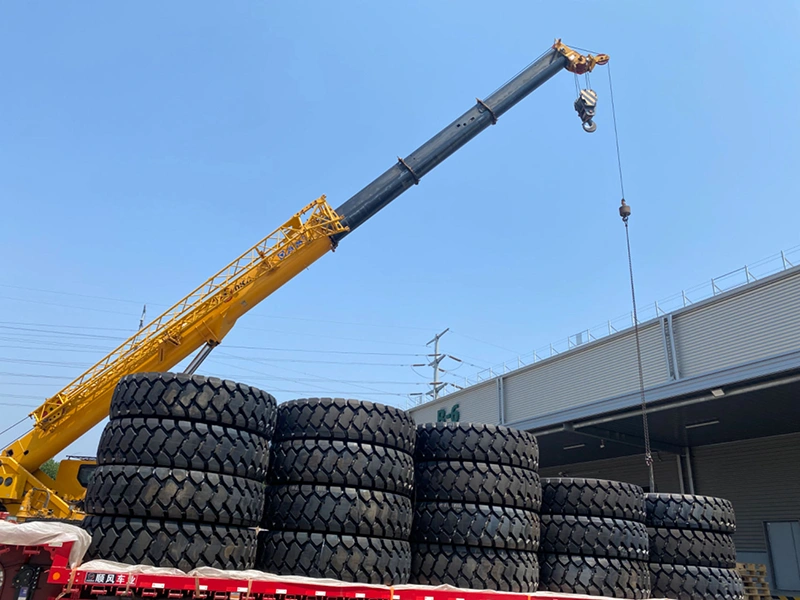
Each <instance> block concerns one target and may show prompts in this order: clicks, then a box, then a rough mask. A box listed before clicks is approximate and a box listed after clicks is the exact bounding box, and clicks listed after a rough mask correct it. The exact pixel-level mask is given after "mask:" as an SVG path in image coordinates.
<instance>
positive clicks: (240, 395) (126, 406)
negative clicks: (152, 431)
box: [110, 373, 277, 439]
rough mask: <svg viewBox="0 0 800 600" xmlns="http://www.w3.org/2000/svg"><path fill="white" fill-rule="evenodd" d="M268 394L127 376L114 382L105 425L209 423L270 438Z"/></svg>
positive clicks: (228, 384) (196, 379)
mask: <svg viewBox="0 0 800 600" xmlns="http://www.w3.org/2000/svg"><path fill="white" fill-rule="evenodd" d="M276 413H277V410H276V402H275V398H273V397H272V396H271V395H270V394H268V393H266V392H264V391H262V390H260V389H258V388H254V387H251V386H249V385H245V384H243V383H237V382H235V381H231V380H229V379H219V378H217V377H203V376H202V375H185V374H183V373H133V374H131V375H125V376H124V377H123V378H122V379H120V381H119V383H118V384H117V386H116V388H115V389H114V394H113V396H112V398H111V409H110V417H111V419H117V418H120V417H159V418H165V419H185V420H189V421H199V422H201V423H214V424H217V425H226V426H229V427H236V428H238V429H244V430H247V431H251V432H253V433H256V434H258V435H261V436H263V437H265V438H267V439H270V438H272V434H273V432H274V430H275V421H276V418H277V414H276Z"/></svg>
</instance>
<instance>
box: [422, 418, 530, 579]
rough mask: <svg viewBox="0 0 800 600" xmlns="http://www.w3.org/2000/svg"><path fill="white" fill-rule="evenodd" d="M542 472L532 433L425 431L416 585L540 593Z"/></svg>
mask: <svg viewBox="0 0 800 600" xmlns="http://www.w3.org/2000/svg"><path fill="white" fill-rule="evenodd" d="M538 467H539V447H538V445H537V442H536V438H535V437H534V436H533V435H531V434H529V433H527V432H524V431H518V430H515V429H509V428H507V427H501V426H494V425H482V424H481V425H479V424H469V423H446V424H445V423H437V424H435V425H434V424H429V425H424V426H420V427H418V429H417V449H416V454H415V465H414V469H415V475H416V502H415V507H414V529H413V533H412V568H411V581H412V583H417V584H422V585H441V584H450V585H453V586H456V587H461V588H478V589H489V590H502V591H510V592H524V593H530V592H534V591H536V587H537V583H538V579H539V565H538V561H537V554H536V551H537V549H538V546H539V516H538V511H539V505H540V503H541V485H540V482H539V475H538Z"/></svg>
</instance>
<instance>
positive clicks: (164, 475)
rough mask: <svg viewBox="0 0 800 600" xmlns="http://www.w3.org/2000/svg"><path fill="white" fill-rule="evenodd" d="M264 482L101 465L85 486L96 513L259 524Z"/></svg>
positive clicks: (88, 507)
mask: <svg viewBox="0 0 800 600" xmlns="http://www.w3.org/2000/svg"><path fill="white" fill-rule="evenodd" d="M265 492H266V485H265V484H263V483H260V482H258V481H254V480H252V479H245V478H243V477H233V476H231V475H219V474H216V473H203V472H202V471H187V470H184V469H169V468H166V467H136V466H132V465H125V466H117V465H105V466H100V467H97V470H96V471H95V473H94V477H93V478H92V481H91V482H90V483H89V487H88V489H87V490H86V499H85V506H86V512H87V513H90V514H94V515H107V516H120V517H142V518H152V519H175V520H181V521H202V522H206V523H219V524H221V525H238V526H245V527H250V526H255V525H258V524H259V522H260V521H261V517H262V515H263V511H264V498H265Z"/></svg>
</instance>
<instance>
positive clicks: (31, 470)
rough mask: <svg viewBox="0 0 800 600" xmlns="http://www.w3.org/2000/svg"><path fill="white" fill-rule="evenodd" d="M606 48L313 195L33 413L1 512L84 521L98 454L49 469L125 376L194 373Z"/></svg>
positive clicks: (569, 52) (556, 62) (551, 56)
mask: <svg viewBox="0 0 800 600" xmlns="http://www.w3.org/2000/svg"><path fill="white" fill-rule="evenodd" d="M608 60H609V57H608V56H607V55H605V54H599V55H596V56H593V55H591V54H587V55H582V54H580V53H579V52H577V51H575V50H573V49H572V48H570V47H568V46H566V45H564V44H563V43H561V41H560V40H556V42H555V43H554V44H553V46H552V47H551V48H550V49H549V50H548V51H547V52H545V53H544V54H543V55H542V56H541V57H539V58H538V59H537V60H536V61H534V62H533V63H531V64H530V65H529V66H528V67H527V68H526V69H524V70H523V71H522V72H521V73H519V74H518V75H517V76H516V77H514V78H513V79H511V80H510V81H509V82H508V83H506V84H505V85H503V86H502V87H501V88H500V89H498V90H497V91H496V92H494V93H493V94H492V95H491V96H489V97H488V98H486V99H484V100H481V99H477V102H476V104H475V105H474V106H473V107H472V108H470V109H469V110H468V111H467V112H466V113H464V114H463V115H461V116H460V117H459V118H458V119H456V120H455V121H454V122H452V123H451V124H450V125H448V126H447V127H445V128H444V129H443V130H442V131H440V132H439V133H438V134H436V135H435V136H434V137H433V138H431V139H430V140H429V141H427V142H426V143H424V144H423V145H422V146H420V147H419V148H418V149H417V150H415V151H414V152H413V153H411V154H410V155H408V156H407V157H406V158H398V161H397V163H395V164H394V165H393V166H392V167H390V168H389V169H388V170H387V171H386V172H384V173H383V174H382V175H380V176H379V177H378V178H377V179H375V180H374V181H373V182H372V183H370V184H369V185H367V186H366V187H365V188H364V189H362V190H361V191H360V192H358V193H357V194H355V195H354V196H353V197H352V198H350V199H349V200H347V201H346V202H345V203H344V204H342V205H341V206H340V207H339V208H337V209H336V210H334V209H332V208H331V206H330V205H329V204H328V202H327V200H326V198H325V196H321V197H320V198H318V199H316V200H314V201H313V202H311V203H310V204H308V205H307V206H305V207H304V208H303V209H302V210H301V211H300V212H298V213H297V214H295V215H294V216H293V217H292V218H291V219H289V220H288V221H287V222H286V223H284V224H283V225H282V226H281V227H279V228H278V229H277V230H275V231H274V232H272V233H271V234H269V235H268V236H267V237H266V238H264V239H263V240H261V241H260V242H258V243H257V244H256V245H255V246H253V247H252V248H250V249H249V250H248V251H247V252H245V253H244V254H242V255H241V256H239V257H238V258H237V259H236V260H234V261H233V262H232V263H230V264H229V265H228V266H226V267H225V268H224V269H222V270H221V271H219V272H218V273H217V274H215V275H214V276H212V277H211V278H210V279H208V280H207V281H206V282H204V283H203V284H202V285H201V286H199V287H198V288H197V289H195V290H193V291H192V292H191V293H190V294H189V295H187V296H186V297H185V298H183V299H182V300H180V301H179V302H178V303H177V304H175V305H174V306H172V307H171V308H169V309H168V310H167V311H166V312H164V313H163V314H162V315H160V316H159V317H157V318H156V319H155V320H154V321H152V322H151V323H149V324H148V325H147V326H145V327H143V328H142V329H141V330H140V331H138V332H137V333H136V334H135V335H133V336H132V337H131V338H130V339H128V340H126V341H125V342H124V343H123V344H122V345H120V346H119V347H118V348H116V349H115V350H113V351H112V352H111V353H109V354H108V355H107V356H106V357H104V358H103V359H102V360H100V362H98V363H97V364H96V365H94V366H93V367H91V368H90V369H89V370H87V371H86V372H85V373H83V374H81V375H80V376H79V377H78V378H77V379H75V380H74V381H72V382H71V383H70V384H68V385H67V386H66V387H65V388H64V389H62V390H61V391H60V392H58V393H57V394H55V395H54V396H52V397H51V398H48V399H47V400H45V402H44V403H43V404H42V405H41V406H39V407H38V408H37V409H36V410H34V411H33V412H32V413H31V415H30V416H31V417H32V418H33V421H34V424H33V427H32V429H31V431H29V432H28V433H26V434H25V435H23V436H22V437H20V438H19V439H17V440H16V441H14V442H13V443H11V444H10V445H9V446H8V447H6V448H5V449H4V450H3V451H2V453H0V511H2V510H3V509H4V508H5V509H6V510H7V511H9V512H10V513H11V514H12V515H16V517H17V518H18V519H19V520H24V519H25V518H29V517H34V516H35V517H47V518H57V519H81V518H82V516H83V515H82V513H81V511H80V509H79V502H80V500H81V498H82V496H83V494H84V492H85V487H86V482H87V480H88V475H89V474H90V471H91V469H92V468H93V461H92V460H91V459H78V460H64V461H62V462H61V465H60V467H59V471H58V475H57V477H56V479H55V480H54V479H51V478H50V477H49V476H47V475H46V474H45V473H44V472H42V470H41V469H40V466H41V465H42V464H43V463H44V462H45V461H46V460H47V459H49V458H52V457H54V456H55V455H56V454H57V453H58V452H61V451H62V450H64V449H65V448H66V447H67V446H69V444H71V443H72V442H74V441H75V440H77V439H78V438H79V437H80V436H81V435H83V434H84V433H86V432H87V431H89V429H91V428H92V427H94V426H95V425H97V424H98V423H100V422H101V421H102V420H103V419H104V418H105V417H107V416H108V409H109V404H110V401H111V396H112V393H113V390H114V387H115V386H116V384H117V382H118V381H119V379H120V378H121V377H123V376H124V375H127V374H130V373H137V372H145V371H166V370H169V369H171V368H172V367H174V366H175V365H177V364H178V363H180V362H181V361H182V360H184V359H186V358H188V357H189V356H190V355H191V354H192V353H193V352H195V351H196V350H198V349H199V351H198V352H197V354H196V355H195V357H194V358H193V359H192V360H191V361H190V363H189V365H188V367H187V368H186V371H185V372H187V373H194V372H195V370H196V369H197V368H198V367H199V366H200V364H201V363H202V361H203V360H204V359H205V358H206V357H207V356H208V355H209V353H210V352H211V351H212V350H213V348H214V347H215V346H217V345H219V344H220V343H221V342H222V340H223V338H224V337H225V335H226V334H227V333H228V332H229V331H230V330H231V328H232V327H233V326H234V324H235V323H236V321H237V320H238V319H239V317H241V316H242V315H244V314H245V313H246V312H247V311H249V310H250V309H252V308H253V307H254V306H256V305H257V304H258V303H259V302H261V301H262V300H264V298H266V297H267V296H269V295H270V294H272V293H273V292H275V291H276V290H277V289H278V288H280V287H281V286H282V285H284V284H285V283H287V282H288V281H289V280H290V279H292V278H293V277H294V276H295V275H297V274H298V273H300V272H301V271H303V270H304V269H306V268H307V267H308V266H310V265H311V264H312V263H313V262H314V261H316V260H317V259H318V258H320V257H321V256H323V255H324V254H326V253H327V252H329V251H333V250H335V249H336V247H337V245H338V244H339V243H340V242H341V241H342V239H344V238H345V237H346V236H347V235H349V234H350V233H352V232H353V231H355V230H356V229H357V228H358V227H360V226H361V225H363V224H364V223H365V222H366V221H367V220H368V219H369V218H370V217H372V216H373V215H375V214H376V213H377V212H378V211H379V210H381V209H382V208H383V207H385V206H386V205H387V204H389V203H390V202H391V201H392V200H394V199H395V198H397V197H398V196H400V195H401V194H402V193H403V192H405V191H406V190H407V189H409V188H410V187H411V186H413V185H416V184H418V183H419V182H420V180H421V179H422V177H424V176H425V175H427V174H428V173H429V172H430V171H431V170H432V169H433V168H434V167H436V166H437V165H438V164H439V163H441V162H442V161H444V160H445V159H446V158H447V157H448V156H450V155H451V154H453V153H454V152H455V151H456V150H458V149H459V148H461V147H462V146H463V145H465V144H466V143H467V142H468V141H469V140H471V139H472V138H474V137H475V136H477V135H478V134H479V133H480V132H482V131H483V130H485V129H487V128H488V127H489V126H490V125H494V124H496V123H497V120H498V118H499V117H501V116H502V115H503V114H504V113H505V112H506V111H508V110H509V109H510V108H511V107H512V106H514V105H515V104H517V103H518V102H520V101H521V100H522V99H523V98H525V97H526V96H528V95H529V94H530V93H531V92H533V91H534V90H535V89H536V88H538V87H539V86H540V85H542V84H543V83H544V82H546V81H547V80H549V79H550V78H551V77H553V76H554V75H555V74H556V73H558V72H560V71H562V70H567V71H570V72H572V73H575V74H576V75H581V74H585V73H589V72H591V71H592V70H593V69H594V67H595V66H596V65H603V64H606V63H607V62H608ZM596 99H597V96H596V95H595V94H594V92H593V91H592V90H590V89H587V90H583V92H582V93H581V94H580V96H579V97H578V99H576V100H575V104H574V107H575V110H576V111H577V112H578V116H579V117H580V119H581V121H582V123H583V128H584V130H586V131H587V132H592V131H594V130H595V124H594V122H593V120H592V118H593V117H594V114H595V104H596Z"/></svg>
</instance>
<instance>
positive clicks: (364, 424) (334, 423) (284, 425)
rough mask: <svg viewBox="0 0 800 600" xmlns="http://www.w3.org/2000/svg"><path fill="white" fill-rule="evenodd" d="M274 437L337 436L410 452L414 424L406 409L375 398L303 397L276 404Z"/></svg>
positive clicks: (324, 438) (281, 439)
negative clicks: (276, 415) (388, 404)
mask: <svg viewBox="0 0 800 600" xmlns="http://www.w3.org/2000/svg"><path fill="white" fill-rule="evenodd" d="M275 439H276V440H278V441H283V440H292V439H314V440H341V441H350V442H358V443H361V444H375V445H378V446H386V447H388V448H394V449H396V450H401V451H403V452H406V453H408V454H413V453H414V445H415V443H416V427H415V424H414V418H413V417H412V416H411V414H410V413H408V412H406V411H404V410H401V409H399V408H395V407H393V406H387V405H384V404H379V403H376V402H367V401H360V400H347V399H344V398H303V399H299V400H291V401H289V402H285V403H283V404H281V405H280V406H279V407H278V421H277V427H276V431H275Z"/></svg>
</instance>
